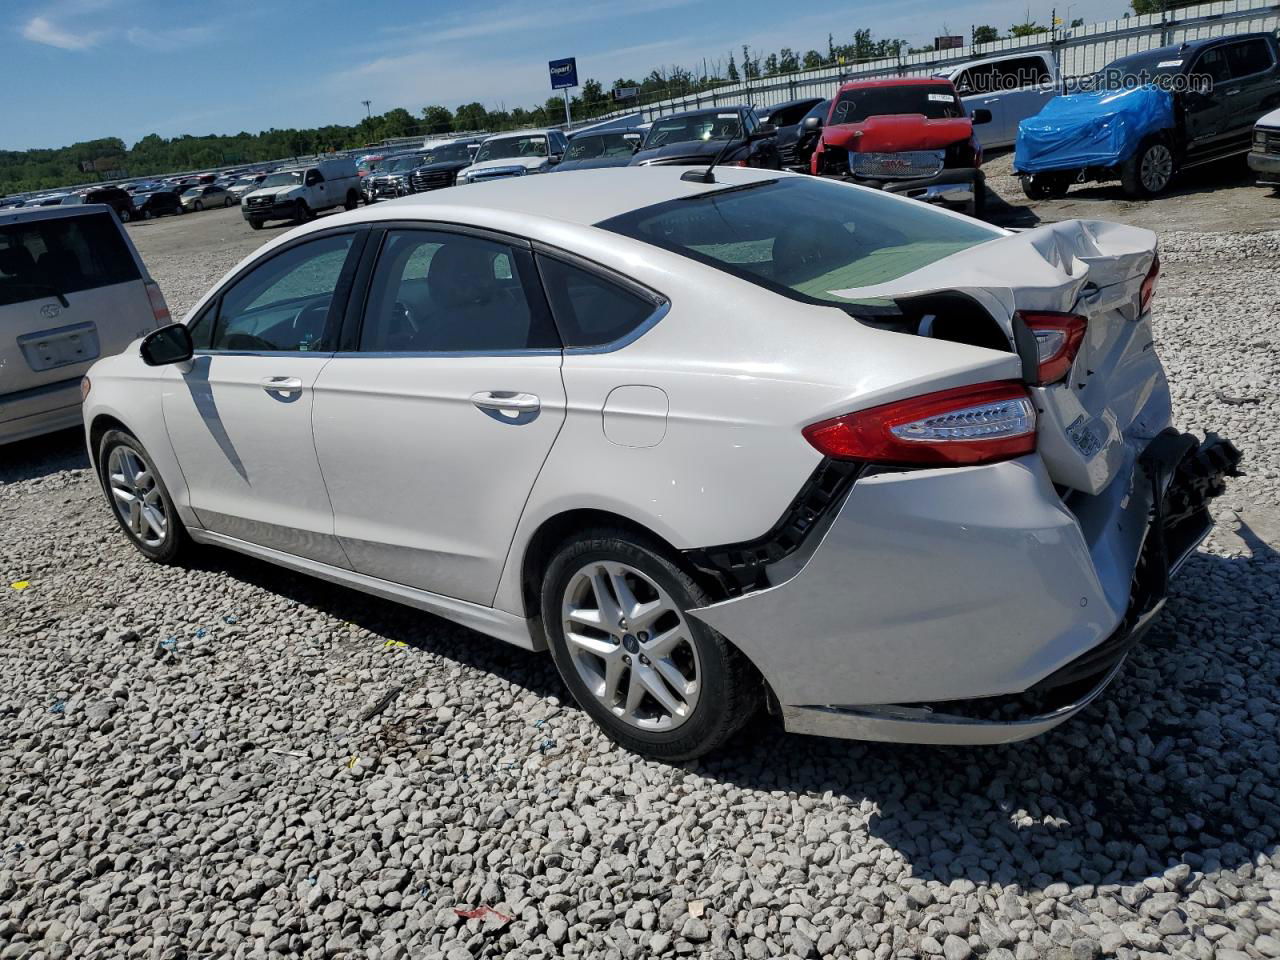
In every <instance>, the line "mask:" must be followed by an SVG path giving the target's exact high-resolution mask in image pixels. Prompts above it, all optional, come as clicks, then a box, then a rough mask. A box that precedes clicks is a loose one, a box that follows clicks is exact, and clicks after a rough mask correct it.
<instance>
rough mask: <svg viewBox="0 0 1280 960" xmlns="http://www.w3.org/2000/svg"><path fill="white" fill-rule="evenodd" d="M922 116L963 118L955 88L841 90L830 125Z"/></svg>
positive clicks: (920, 86) (929, 117)
mask: <svg viewBox="0 0 1280 960" xmlns="http://www.w3.org/2000/svg"><path fill="white" fill-rule="evenodd" d="M902 114H921V115H923V116H924V117H925V118H926V119H929V120H946V119H948V118H951V117H963V116H964V107H962V106H961V105H960V98H959V97H957V96H956V92H955V89H954V88H953V87H952V86H951V85H950V84H946V83H940V84H938V85H937V86H925V85H918V84H911V85H907V86H901V87H859V88H856V89H854V90H843V91H841V93H840V95H839V96H838V97H837V98H836V106H835V110H833V111H832V114H831V122H832V123H861V122H862V121H863V120H866V119H867V118H868V117H884V116H895V115H902Z"/></svg>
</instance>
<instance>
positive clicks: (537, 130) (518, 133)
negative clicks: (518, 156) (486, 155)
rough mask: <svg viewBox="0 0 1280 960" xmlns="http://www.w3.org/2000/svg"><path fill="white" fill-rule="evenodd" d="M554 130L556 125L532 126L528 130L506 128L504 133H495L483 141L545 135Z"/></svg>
mask: <svg viewBox="0 0 1280 960" xmlns="http://www.w3.org/2000/svg"><path fill="white" fill-rule="evenodd" d="M554 130H555V127H530V128H529V129H528V130H504V131H503V132H502V133H495V134H492V135H491V136H488V137H485V138H484V141H483V142H484V143H488V142H489V141H490V140H505V139H506V138H508V137H532V136H541V137H545V136H547V135H548V134H549V133H552V132H553V131H554Z"/></svg>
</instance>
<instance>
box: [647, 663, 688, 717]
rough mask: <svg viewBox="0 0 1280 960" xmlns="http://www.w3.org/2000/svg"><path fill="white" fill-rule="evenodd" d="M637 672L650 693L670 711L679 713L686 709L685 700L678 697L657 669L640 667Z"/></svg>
mask: <svg viewBox="0 0 1280 960" xmlns="http://www.w3.org/2000/svg"><path fill="white" fill-rule="evenodd" d="M637 672H638V673H639V675H640V677H639V679H640V682H641V683H642V684H643V685H644V688H645V690H647V691H648V692H649V695H650V696H651V697H653V699H655V700H657V701H658V703H660V704H662V706H664V707H666V709H667V710H668V711H669V712H670V713H672V714H675V715H679V714H680V713H681V712H682V711H683V710H684V705H685V704H684V701H683V700H678V699H676V696H675V694H673V693H672V692H671V688H670V687H668V686H667V685H666V683H665V682H664V681H663V679H662V677H661V676H659V675H658V672H657V671H656V670H654V669H652V668H651V667H640V668H639V670H638V671H637Z"/></svg>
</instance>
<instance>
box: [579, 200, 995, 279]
mask: <svg viewBox="0 0 1280 960" xmlns="http://www.w3.org/2000/svg"><path fill="white" fill-rule="evenodd" d="M597 226H599V227H602V228H604V229H605V230H612V231H614V232H615V233H620V234H623V235H624V236H628V237H631V238H633V239H636V240H642V241H644V242H645V243H651V244H653V245H654V246H657V247H663V248H665V249H667V250H671V251H673V252H675V253H679V254H682V255H684V256H686V257H689V258H691V259H693V260H697V261H700V262H701V263H705V264H708V265H709V266H712V267H716V268H717V269H720V270H723V271H725V272H726V273H730V274H733V275H734V276H736V277H740V278H741V279H743V280H747V281H749V282H751V283H755V284H758V285H759V286H762V287H766V288H768V289H770V290H773V291H774V292H776V293H781V294H783V295H785V296H789V297H791V298H793V299H796V300H804V301H807V302H818V303H836V304H851V303H867V302H870V301H869V300H868V298H867V297H865V296H860V295H859V293H858V292H857V288H859V287H868V286H872V285H874V284H879V283H886V282H888V281H891V280H896V279H898V278H899V277H902V276H905V275H906V274H908V273H911V272H912V271H914V270H919V269H920V268H921V267H925V266H928V265H929V264H931V263H933V262H934V261H936V260H941V259H942V258H943V257H946V256H950V255H951V254H953V253H957V252H959V251H961V250H965V249H968V248H969V247H972V246H976V245H977V244H979V243H984V242H986V241H988V240H994V239H996V238H997V237H1000V236H1004V233H1003V231H1001V230H998V229H996V228H994V227H989V226H986V225H985V224H982V223H979V222H977V221H969V220H961V219H957V218H956V217H952V216H948V215H947V214H945V213H942V212H940V211H937V210H935V209H933V208H932V207H930V206H928V205H926V204H923V203H918V202H914V201H913V202H905V201H903V200H901V199H899V198H896V197H893V196H890V195H888V194H884V193H880V192H878V191H875V190H864V189H861V188H858V187H853V186H849V185H847V184H842V183H836V182H834V181H831V180H824V179H820V178H817V177H785V178H783V179H779V180H764V181H757V182H756V183H754V184H749V185H745V186H742V187H729V188H726V189H723V190H718V191H715V192H713V193H704V194H699V195H696V196H692V197H689V198H687V199H680V200H669V201H667V202H665V203H659V204H656V205H654V206H651V207H643V208H641V209H639V210H634V211H632V212H630V213H625V214H623V215H621V216H618V217H613V218H612V219H609V220H605V221H603V222H602V223H599V224H597Z"/></svg>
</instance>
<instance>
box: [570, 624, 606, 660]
mask: <svg viewBox="0 0 1280 960" xmlns="http://www.w3.org/2000/svg"><path fill="white" fill-rule="evenodd" d="M564 638H565V639H566V640H568V641H569V642H570V643H571V644H573V645H574V646H576V647H578V648H579V649H581V650H585V651H586V652H587V653H594V654H595V655H596V656H597V657H607V656H609V655H610V654H612V653H613V652H614V651H615V650H617V649H618V648H617V645H616V644H614V642H613V641H612V640H609V639H607V638H604V637H589V636H587V635H586V634H584V633H574V632H572V631H569V630H566V631H565V634H564Z"/></svg>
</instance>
